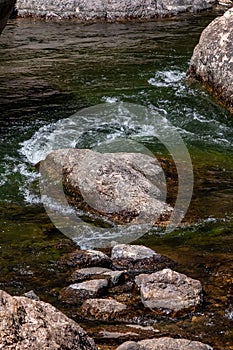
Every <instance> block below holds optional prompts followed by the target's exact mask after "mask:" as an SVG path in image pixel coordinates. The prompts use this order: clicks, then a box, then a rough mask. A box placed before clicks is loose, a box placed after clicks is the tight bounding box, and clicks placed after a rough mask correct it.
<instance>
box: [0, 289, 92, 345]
mask: <svg viewBox="0 0 233 350" xmlns="http://www.w3.org/2000/svg"><path fill="white" fill-rule="evenodd" d="M0 314H1V322H0V348H1V349H8V350H11V349H12V350H13V349H17V350H25V349H30V350H37V349H43V350H46V349H47V350H56V349H64V350H97V348H96V346H95V344H94V341H93V340H92V339H91V338H89V337H88V336H87V334H86V332H85V331H84V330H83V329H82V328H81V327H80V326H79V325H78V324H77V323H76V322H74V321H73V320H71V319H69V318H68V317H67V316H65V315H64V314H63V313H61V312H60V311H58V310H57V309H55V308H54V307H53V306H52V305H50V304H47V303H44V302H43V301H35V300H31V299H29V298H26V297H12V296H10V295H9V294H7V293H6V292H4V291H0Z"/></svg>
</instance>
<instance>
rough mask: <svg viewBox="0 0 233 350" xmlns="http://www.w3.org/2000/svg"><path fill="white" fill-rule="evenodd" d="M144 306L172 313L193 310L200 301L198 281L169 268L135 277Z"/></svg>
mask: <svg viewBox="0 0 233 350" xmlns="http://www.w3.org/2000/svg"><path fill="white" fill-rule="evenodd" d="M135 281H136V284H137V285H138V287H139V288H140V294H141V299H142V302H143V304H144V306H145V307H147V308H149V309H151V310H153V311H154V312H157V313H159V314H160V313H161V314H168V315H172V316H173V315H174V316H176V315H177V314H183V313H186V312H190V311H195V310H196V309H197V307H198V306H199V305H200V303H201V302H202V286H201V283H200V281H198V280H195V279H192V278H190V277H187V276H186V275H184V274H181V273H179V272H176V271H173V270H171V269H163V270H162V271H157V272H155V273H152V274H141V275H139V276H137V277H136V278H135Z"/></svg>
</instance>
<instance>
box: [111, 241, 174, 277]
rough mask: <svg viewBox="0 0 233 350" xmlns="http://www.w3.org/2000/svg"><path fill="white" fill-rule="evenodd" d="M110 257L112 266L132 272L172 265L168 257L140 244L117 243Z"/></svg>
mask: <svg viewBox="0 0 233 350" xmlns="http://www.w3.org/2000/svg"><path fill="white" fill-rule="evenodd" d="M111 258H112V262H113V268H115V269H119V270H120V269H126V270H128V271H129V272H132V273H134V274H138V273H142V272H147V273H151V272H155V271H158V270H161V269H163V268H165V267H171V266H172V265H174V263H173V262H172V261H171V260H170V259H169V258H167V257H165V256H162V255H160V254H158V253H156V252H155V251H154V250H152V249H150V248H147V247H144V246H142V245H128V244H118V245H116V246H114V247H113V249H112V255H111Z"/></svg>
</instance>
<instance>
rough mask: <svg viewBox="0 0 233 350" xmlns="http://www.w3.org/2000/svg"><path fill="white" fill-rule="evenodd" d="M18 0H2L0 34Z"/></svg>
mask: <svg viewBox="0 0 233 350" xmlns="http://www.w3.org/2000/svg"><path fill="white" fill-rule="evenodd" d="M15 3H16V0H0V34H1V32H2V31H3V29H4V28H5V26H6V23H7V20H8V18H9V17H10V15H11V13H12V10H13V9H14V6H15Z"/></svg>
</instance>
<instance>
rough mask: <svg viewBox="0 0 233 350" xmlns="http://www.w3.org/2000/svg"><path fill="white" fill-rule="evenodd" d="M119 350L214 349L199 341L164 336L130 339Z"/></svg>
mask: <svg viewBox="0 0 233 350" xmlns="http://www.w3.org/2000/svg"><path fill="white" fill-rule="evenodd" d="M117 350H213V348H212V347H211V346H209V345H207V344H203V343H201V342H199V341H191V340H188V339H173V338H169V337H162V338H158V339H157V338H154V339H145V340H141V341H139V342H134V341H128V342H125V343H123V344H122V345H120V346H119V347H118V348H117Z"/></svg>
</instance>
